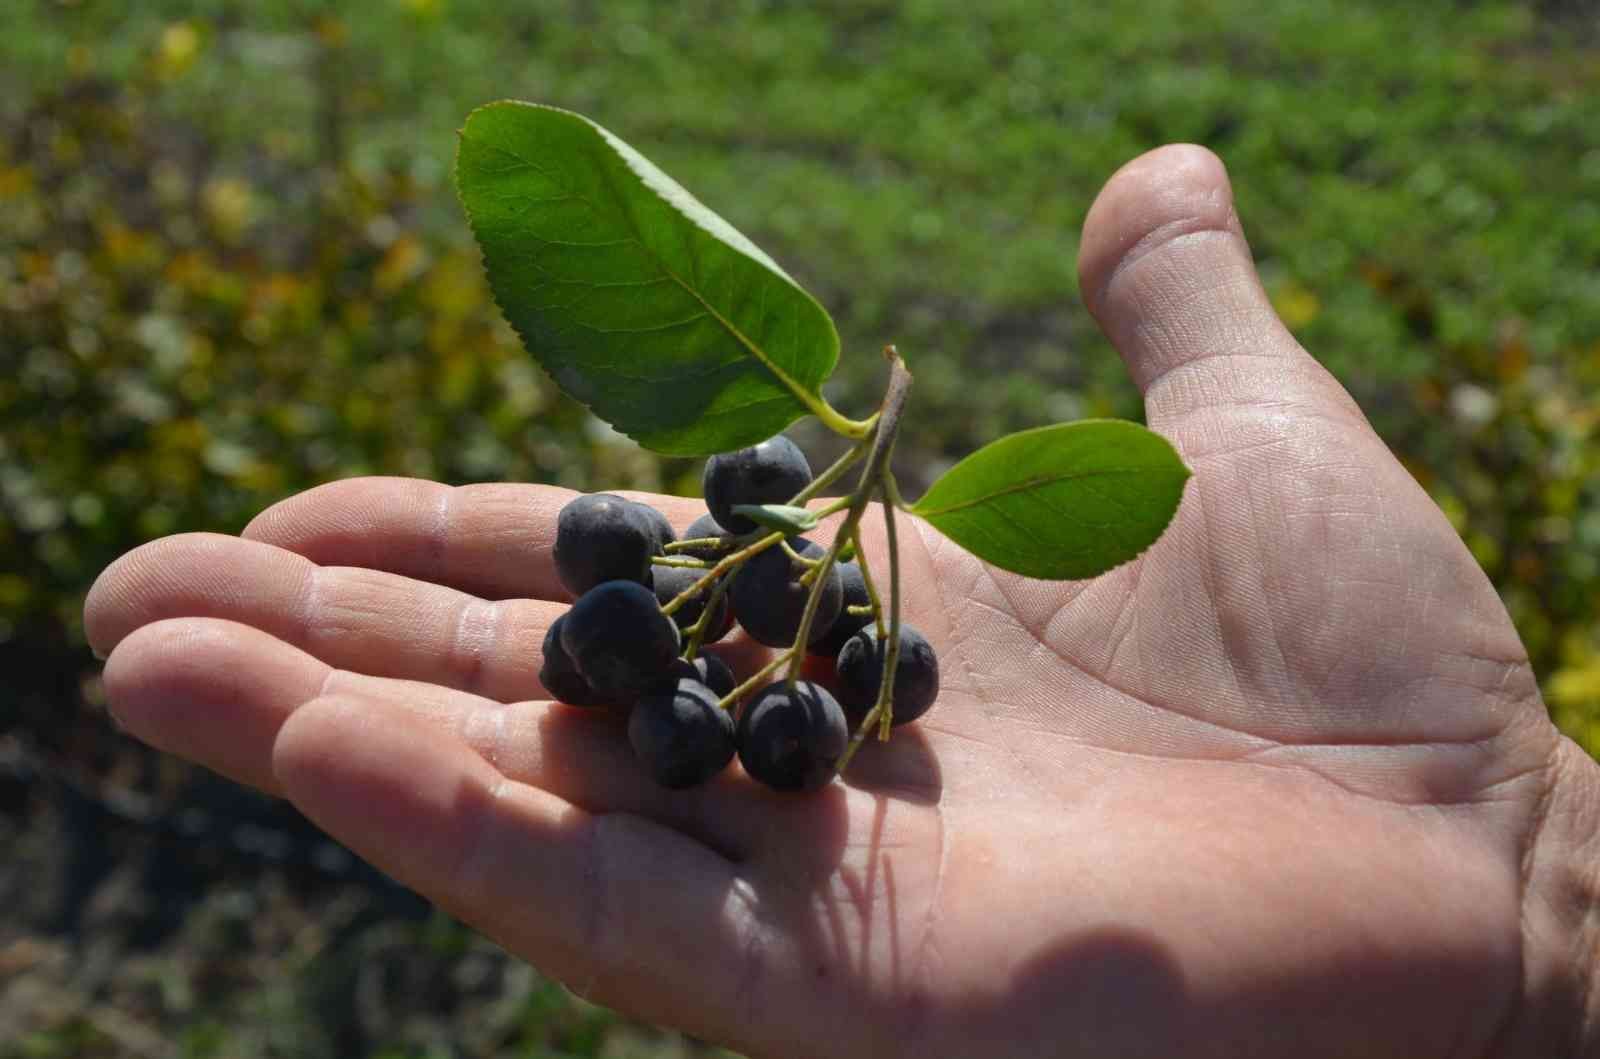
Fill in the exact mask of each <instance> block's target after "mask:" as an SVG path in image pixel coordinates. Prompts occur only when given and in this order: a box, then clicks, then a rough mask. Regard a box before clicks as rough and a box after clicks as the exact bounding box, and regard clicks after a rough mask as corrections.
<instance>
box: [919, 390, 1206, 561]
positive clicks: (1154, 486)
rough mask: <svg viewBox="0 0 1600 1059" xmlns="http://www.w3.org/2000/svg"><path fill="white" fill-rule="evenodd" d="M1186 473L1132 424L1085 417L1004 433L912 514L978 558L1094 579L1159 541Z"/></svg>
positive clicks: (1160, 443)
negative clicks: (1081, 419)
mask: <svg viewBox="0 0 1600 1059" xmlns="http://www.w3.org/2000/svg"><path fill="white" fill-rule="evenodd" d="M1188 479H1189V468H1187V467H1185V466H1184V464H1183V461H1182V460H1180V459H1179V458H1178V454H1177V452H1175V451H1174V450H1173V448H1172V446H1171V445H1170V444H1168V443H1167V441H1166V439H1165V438H1163V437H1161V436H1160V435H1159V434H1155V433H1152V432H1151V431H1149V430H1146V429H1145V428H1144V427H1142V426H1140V425H1138V424H1137V423H1128V422H1124V421H1122V420H1119V419H1087V420H1083V421H1082V422H1077V423H1061V424H1057V425H1056V426H1049V427H1040V428H1038V429H1036V430H1024V431H1022V432H1020V433H1017V434H1009V435H1007V436H1006V437H1003V438H1000V439H999V440H998V441H995V442H992V443H990V444H988V445H985V446H984V447H983V448H981V449H979V450H978V451H977V452H974V453H973V454H972V455H970V456H968V457H967V458H966V459H964V460H962V461H961V462H960V463H958V464H956V465H955V466H954V467H952V468H950V469H949V470H948V471H946V472H945V473H944V474H943V475H942V476H941V477H940V478H939V480H938V481H936V482H934V483H933V485H932V486H931V487H929V489H928V491H927V493H926V494H924V496H923V497H922V499H921V500H919V501H917V502H916V504H914V505H913V506H912V508H911V512H912V514H915V515H920V516H921V517H922V518H924V519H927V520H928V521H929V522H931V523H933V525H934V526H935V527H936V528H937V529H938V530H939V532H941V533H943V534H944V535H945V536H947V537H949V538H950V539H951V540H953V541H955V542H956V543H957V544H959V545H961V546H962V547H963V548H965V549H967V550H968V551H970V552H972V553H973V554H974V555H976V556H978V558H980V559H983V560H985V561H986V562H990V563H993V564H994V565H995V566H998V567H1000V568H1002V569H1004V570H1010V571H1012V572H1013V573H1018V574H1025V575H1027V576H1028V577H1040V578H1048V579H1050V580H1055V581H1064V580H1072V579H1078V578H1085V577H1094V576H1096V575H1098V574H1102V573H1104V572H1105V571H1107V570H1109V569H1111V568H1112V567H1114V566H1117V565H1119V564H1121V563H1125V562H1127V561H1128V560H1129V559H1132V558H1133V557H1134V556H1136V555H1138V554H1139V553H1140V552H1142V551H1144V550H1145V549H1146V548H1148V547H1149V546H1150V545H1151V544H1153V543H1154V542H1155V540H1156V538H1158V537H1160V536H1161V533H1162V531H1163V530H1165V529H1166V528H1167V523H1168V522H1170V521H1172V516H1173V513H1174V512H1176V511H1177V510H1178V501H1179V500H1180V499H1182V497H1183V485H1184V482H1186V481H1188Z"/></svg>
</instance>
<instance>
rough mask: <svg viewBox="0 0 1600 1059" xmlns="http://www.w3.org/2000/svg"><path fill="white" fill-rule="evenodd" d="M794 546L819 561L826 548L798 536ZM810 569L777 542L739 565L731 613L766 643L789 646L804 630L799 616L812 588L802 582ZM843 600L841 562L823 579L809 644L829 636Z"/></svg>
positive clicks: (731, 590)
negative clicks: (801, 628) (792, 557)
mask: <svg viewBox="0 0 1600 1059" xmlns="http://www.w3.org/2000/svg"><path fill="white" fill-rule="evenodd" d="M790 546H791V547H793V548H794V550H795V551H796V552H798V553H799V554H801V555H803V556H805V557H806V558H807V559H820V558H822V556H823V554H824V552H823V549H822V548H821V547H820V546H818V545H816V544H813V543H812V542H811V541H808V540H806V539H804V538H803V537H795V538H794V539H793V540H791V541H790ZM806 570H807V566H806V565H805V564H804V563H798V562H795V561H794V560H792V559H790V558H789V556H788V554H787V553H786V552H784V550H783V549H782V548H781V547H778V546H776V545H775V546H773V547H771V548H768V549H766V550H765V551H762V552H758V553H757V554H756V555H754V556H752V557H751V558H750V559H749V560H747V561H746V562H745V564H744V565H743V566H741V567H740V568H739V572H738V573H737V574H735V575H734V577H733V584H732V586H730V588H729V590H728V596H729V597H730V598H731V599H732V601H733V616H734V617H735V618H736V619H738V622H739V624H740V625H742V626H744V629H745V631H746V632H748V633H749V634H750V636H751V637H752V638H753V639H755V640H756V641H757V642H759V643H764V644H766V645H767V646H768V647H788V646H790V645H791V644H793V643H794V638H795V636H796V635H797V634H798V633H799V631H800V618H801V617H802V615H804V613H805V609H806V597H807V596H809V595H810V594H811V586H810V585H807V584H801V583H800V577H801V575H802V574H804V573H805V572H806ZM843 602H844V584H843V582H842V581H841V580H840V578H839V565H838V564H837V563H835V564H834V565H833V567H832V568H831V569H830V570H829V571H828V576H827V577H826V578H825V579H823V583H822V596H821V598H819V599H818V600H817V612H816V614H815V615H814V616H813V618H812V620H811V635H810V637H809V639H810V641H811V642H813V643H814V642H816V641H817V640H819V639H821V638H822V637H823V636H824V635H826V634H827V632H828V629H829V628H830V627H831V626H832V625H833V623H834V620H835V619H837V618H838V616H839V610H840V608H841V606H842V605H843Z"/></svg>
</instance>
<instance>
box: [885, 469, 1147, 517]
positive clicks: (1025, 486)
mask: <svg viewBox="0 0 1600 1059" xmlns="http://www.w3.org/2000/svg"><path fill="white" fill-rule="evenodd" d="M1152 470H1160V468H1157V467H1152V466H1150V465H1149V464H1136V465H1134V466H1131V467H1101V468H1097V469H1095V470H1092V471H1073V472H1070V473H1065V474H1044V475H1035V476H1034V477H1032V478H1026V479H1023V480H1022V481H1020V482H1016V483H1014V484H1012V485H1008V486H1006V487H1005V488H1003V489H995V490H993V491H992V492H987V493H984V494H983V495H981V496H975V497H973V498H972V499H970V500H962V501H959V502H957V503H954V504H948V505H946V506H944V507H937V508H926V507H923V506H922V504H921V502H920V501H919V502H918V503H916V504H913V505H912V507H911V510H912V512H913V513H915V514H918V515H921V516H922V517H923V518H928V517H930V516H935V515H948V514H950V513H952V512H955V511H963V510H965V509H967V508H969V507H977V506H978V505H979V504H982V503H986V502H988V501H990V500H994V499H996V498H998V497H1002V496H1006V495H1008V494H1011V493H1021V492H1024V491H1026V490H1029V489H1035V488H1040V487H1043V486H1047V485H1054V484H1055V483H1057V482H1070V481H1074V480H1076V479H1079V478H1099V477H1103V476H1105V475H1111V474H1137V473H1139V472H1141V471H1152Z"/></svg>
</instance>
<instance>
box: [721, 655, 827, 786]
mask: <svg viewBox="0 0 1600 1059" xmlns="http://www.w3.org/2000/svg"><path fill="white" fill-rule="evenodd" d="M738 742H739V763H740V764H742V765H743V766H744V770H745V771H746V772H748V773H749V774H750V775H751V776H752V777H753V778H755V779H756V780H758V781H760V782H761V783H764V784H766V785H767V786H768V787H771V788H773V789H774V790H779V791H811V790H816V789H817V788H818V787H821V786H824V785H825V784H827V782H828V781H829V780H831V779H833V777H834V775H835V773H837V771H838V763H839V757H840V756H841V755H842V754H843V753H844V750H845V747H846V746H847V745H849V742H850V730H849V728H848V727H847V726H846V724H845V717H844V710H843V709H841V708H840V706H839V703H838V702H836V701H835V700H834V697H833V696H832V695H830V694H828V691H827V689H826V688H823V687H822V686H820V685H818V684H813V683H812V682H811V681H809V680H801V681H796V682H795V683H794V684H793V685H792V686H791V685H790V684H789V683H788V682H787V681H782V680H780V681H777V682H776V683H773V684H768V685H767V686H766V687H765V688H763V689H761V691H759V692H757V693H756V696H755V698H754V699H752V700H751V702H750V705H749V706H747V707H746V708H745V711H744V714H743V715H742V716H741V717H740V718H739V730H738Z"/></svg>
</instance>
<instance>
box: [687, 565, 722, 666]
mask: <svg viewBox="0 0 1600 1059" xmlns="http://www.w3.org/2000/svg"><path fill="white" fill-rule="evenodd" d="M727 590H728V578H726V577H724V578H721V579H719V580H718V581H717V583H716V585H715V587H713V588H712V589H711V595H710V596H709V597H707V599H706V607H705V610H702V611H701V612H700V617H698V618H696V619H695V622H694V624H693V625H691V626H689V645H688V646H687V647H685V648H684V649H683V660H684V661H685V662H693V661H694V656H695V655H696V654H698V653H699V652H700V645H701V644H703V643H704V642H705V638H706V630H707V629H709V628H711V619H712V618H713V617H714V616H715V615H716V613H717V604H718V603H720V602H722V596H723V593H725V592H727Z"/></svg>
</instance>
